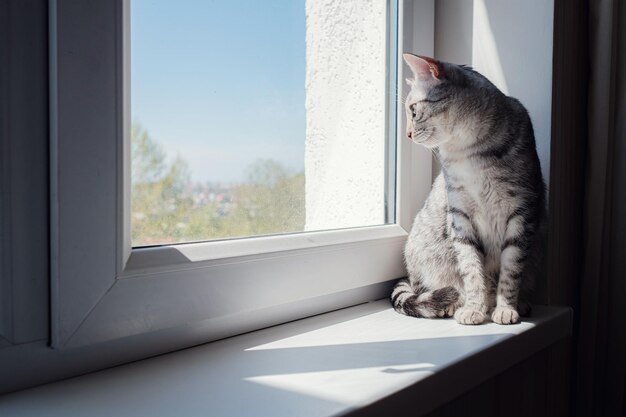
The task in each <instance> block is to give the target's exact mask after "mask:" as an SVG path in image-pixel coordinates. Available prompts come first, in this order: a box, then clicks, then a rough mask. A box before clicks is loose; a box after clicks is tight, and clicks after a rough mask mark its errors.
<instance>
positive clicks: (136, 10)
mask: <svg viewBox="0 0 626 417" xmlns="http://www.w3.org/2000/svg"><path fill="white" fill-rule="evenodd" d="M329 7H330V6H329V5H328V4H324V3H323V2H319V1H309V2H305V1H304V0H271V1H264V2H259V1H254V0H244V1H238V2H230V1H217V2H205V3H201V2H197V1H190V0H186V1H182V2H181V1H177V2H172V1H170V0H160V1H145V0H132V1H131V2H130V28H127V30H129V32H130V45H129V46H130V61H131V65H130V78H131V80H130V86H131V95H130V99H131V106H130V108H131V109H130V119H131V124H132V127H131V132H132V133H131V144H132V146H131V154H132V167H131V178H132V180H131V182H132V188H131V207H132V208H131V211H132V214H131V228H132V243H133V246H148V245H155V244H166V243H180V242H189V241H206V240H216V239H224V238H233V237H246V236H255V235H268V234H283V233H290V232H304V231H306V232H310V231H317V230H329V229H338V228H349V227H362V226H375V225H381V224H385V223H390V222H393V221H394V215H395V213H393V212H390V213H389V212H386V206H387V205H386V204H385V202H386V201H385V200H386V198H389V199H393V195H394V193H393V190H394V188H395V184H394V181H395V178H394V177H389V178H387V177H386V175H385V168H386V166H387V165H388V164H393V163H394V162H393V161H389V162H387V161H386V160H385V148H386V142H387V133H386V127H387V124H388V121H387V120H386V116H385V110H386V106H387V104H388V101H387V98H386V69H387V66H388V63H387V56H386V49H387V48H386V26H387V21H388V20H389V18H388V16H387V13H386V9H387V3H386V1H383V0H377V1H369V2H362V3H358V4H357V3H354V2H352V3H351V2H335V3H334V4H333V5H332V10H333V12H332V13H330V12H329V11H330V8H329ZM347 16H350V17H351V19H349V20H348V19H346V17H347ZM391 110H392V112H391V113H390V114H393V110H394V109H391ZM127 117H129V115H127ZM387 180H388V182H387V183H386V181H387ZM392 207H393V205H392Z"/></svg>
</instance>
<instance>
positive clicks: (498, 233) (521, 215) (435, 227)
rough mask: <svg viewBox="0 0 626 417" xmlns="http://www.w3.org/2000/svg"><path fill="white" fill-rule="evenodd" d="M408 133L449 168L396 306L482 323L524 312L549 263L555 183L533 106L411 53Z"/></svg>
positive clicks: (420, 221)
mask: <svg viewBox="0 0 626 417" xmlns="http://www.w3.org/2000/svg"><path fill="white" fill-rule="evenodd" d="M405 60H406V61H407V63H408V64H409V66H410V67H411V70H412V71H413V74H414V79H413V80H409V83H410V85H411V87H412V88H411V92H410V93H409V96H408V97H407V100H406V113H407V125H408V130H407V136H408V137H409V138H410V139H412V140H413V141H414V142H415V143H418V144H421V145H424V146H426V147H428V148H430V149H432V150H433V152H434V154H435V155H436V156H437V158H438V159H439V161H440V162H441V166H442V172H441V174H440V175H439V176H438V177H437V178H436V180H435V181H434V183H433V187H432V190H431V192H430V195H429V197H428V199H427V201H426V203H425V205H424V207H423V208H422V210H421V211H420V212H419V213H418V215H417V216H416V218H415V221H414V224H413V228H412V230H411V233H410V235H409V239H408V241H407V245H406V248H405V254H404V255H405V263H406V266H407V271H408V273H409V277H408V278H407V279H403V280H400V281H399V282H398V284H397V285H396V287H395V288H394V290H393V292H392V303H393V306H394V308H395V309H396V310H397V311H398V312H401V313H403V314H407V315H409V316H416V317H446V316H449V315H450V314H451V313H452V312H454V318H455V319H456V320H457V321H458V322H459V323H462V324H480V323H482V322H484V321H485V320H486V319H487V318H488V317H489V316H490V317H491V319H492V320H493V321H494V322H496V323H500V324H511V323H515V322H517V321H518V320H519V314H520V312H522V313H524V312H526V311H527V310H528V304H527V297H528V294H529V292H530V290H531V288H532V284H533V280H534V279H535V278H536V277H537V276H538V274H539V272H540V271H541V267H540V263H541V260H542V254H543V246H544V245H543V243H544V236H545V229H546V217H547V216H546V210H545V186H544V182H543V178H542V176H541V168H540V165H539V158H538V157H537V152H536V147H535V139H534V134H533V128H532V124H531V121H530V118H529V116H528V112H527V111H526V109H525V108H524V107H523V106H522V105H521V104H520V102H519V101H517V100H516V99H514V98H511V97H507V96H505V95H504V94H502V93H501V92H500V91H499V90H498V89H497V88H496V87H495V86H494V85H493V84H491V83H490V82H489V81H488V80H487V79H486V78H485V77H483V76H482V75H480V74H479V73H477V72H476V71H474V70H472V69H470V68H467V67H463V66H457V65H453V64H448V63H441V62H438V61H435V60H432V59H430V58H423V57H416V56H413V55H408V54H405Z"/></svg>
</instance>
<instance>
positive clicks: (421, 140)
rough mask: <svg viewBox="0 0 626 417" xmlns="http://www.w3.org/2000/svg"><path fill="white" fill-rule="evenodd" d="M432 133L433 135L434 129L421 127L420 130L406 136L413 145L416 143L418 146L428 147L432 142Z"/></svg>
mask: <svg viewBox="0 0 626 417" xmlns="http://www.w3.org/2000/svg"><path fill="white" fill-rule="evenodd" d="M434 133H435V129H434V128H432V127H430V128H425V127H421V128H418V129H415V130H414V131H413V132H411V134H410V135H408V136H409V139H411V141H413V143H416V144H418V145H424V146H429V145H430V144H431V142H433V141H432V140H431V139H433V136H434Z"/></svg>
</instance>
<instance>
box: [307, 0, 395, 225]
mask: <svg viewBox="0 0 626 417" xmlns="http://www.w3.org/2000/svg"><path fill="white" fill-rule="evenodd" d="M329 9H330V10H333V13H331V14H329V13H328V10H329ZM306 22H307V23H306V25H307V27H306V60H307V66H306V118H307V121H306V145H305V163H304V166H305V178H306V224H305V230H320V229H333V228H340V227H354V226H366V225H376V224H383V223H384V222H385V212H384V195H385V133H386V132H385V129H386V126H385V104H386V93H385V71H386V56H385V45H386V39H385V31H386V5H385V2H384V1H380V0H348V1H346V0H328V1H321V0H307V2H306ZM372 45H374V46H373V47H372Z"/></svg>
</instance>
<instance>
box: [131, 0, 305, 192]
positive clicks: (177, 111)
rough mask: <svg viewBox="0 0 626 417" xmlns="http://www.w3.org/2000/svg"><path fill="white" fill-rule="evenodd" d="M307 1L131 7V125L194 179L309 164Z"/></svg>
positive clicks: (195, 0) (198, 1)
mask: <svg viewBox="0 0 626 417" xmlns="http://www.w3.org/2000/svg"><path fill="white" fill-rule="evenodd" d="M304 77H305V15H304V0H237V1H231V0H221V1H215V0H178V1H171V0H132V1H131V101H132V110H131V113H132V119H133V121H134V122H139V123H140V124H141V125H142V126H143V127H144V129H146V130H147V131H148V132H149V133H150V135H151V137H152V138H153V139H155V140H156V141H157V142H159V143H160V144H161V145H162V146H163V147H164V149H165V150H166V151H167V153H168V155H170V157H174V156H175V155H176V154H178V155H180V156H181V157H182V158H183V159H185V160H186V161H187V162H188V164H189V167H190V168H191V172H192V179H193V180H194V181H223V182H237V181H241V180H243V179H244V178H245V177H244V170H245V168H246V167H247V166H248V165H249V164H250V163H252V162H254V161H255V160H257V159H259V158H272V159H275V160H278V161H280V162H282V163H283V164H284V165H285V166H287V167H289V168H290V169H293V170H302V169H303V166H304V139H305V112H304Z"/></svg>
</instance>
